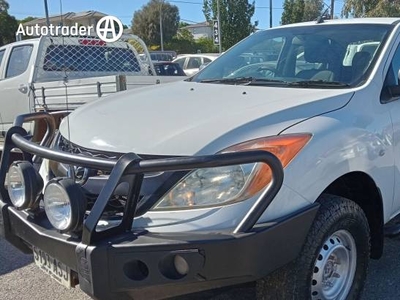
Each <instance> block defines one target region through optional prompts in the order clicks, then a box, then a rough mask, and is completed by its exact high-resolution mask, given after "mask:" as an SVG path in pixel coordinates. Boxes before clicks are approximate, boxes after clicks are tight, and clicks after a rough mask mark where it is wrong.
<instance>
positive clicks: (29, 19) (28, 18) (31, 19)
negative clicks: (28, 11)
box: [18, 16, 37, 24]
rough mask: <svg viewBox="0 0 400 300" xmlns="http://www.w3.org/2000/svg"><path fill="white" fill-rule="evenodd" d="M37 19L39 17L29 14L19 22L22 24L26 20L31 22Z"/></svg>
mask: <svg viewBox="0 0 400 300" xmlns="http://www.w3.org/2000/svg"><path fill="white" fill-rule="evenodd" d="M36 19H37V18H35V17H31V16H29V17H26V18H25V19H22V20H19V21H18V22H19V23H20V24H24V23H26V22H30V21H33V20H36Z"/></svg>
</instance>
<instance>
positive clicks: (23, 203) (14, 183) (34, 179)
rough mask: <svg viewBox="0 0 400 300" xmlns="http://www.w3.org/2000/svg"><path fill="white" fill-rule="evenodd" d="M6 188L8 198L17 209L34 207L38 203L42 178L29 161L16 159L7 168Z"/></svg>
mask: <svg viewBox="0 0 400 300" xmlns="http://www.w3.org/2000/svg"><path fill="white" fill-rule="evenodd" d="M7 189H8V195H9V196H10V200H11V202H12V204H13V205H14V206H15V207H16V208H17V209H21V210H22V209H27V208H30V209H34V208H37V207H38V205H39V201H38V199H39V195H40V192H41V191H42V189H43V180H42V177H40V175H39V173H38V172H37V171H36V169H35V168H34V167H33V166H32V164H31V163H30V162H27V161H16V162H13V163H12V164H11V166H10V168H9V170H8V177H7Z"/></svg>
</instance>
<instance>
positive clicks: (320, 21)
mask: <svg viewBox="0 0 400 300" xmlns="http://www.w3.org/2000/svg"><path fill="white" fill-rule="evenodd" d="M324 5H326V6H327V8H326V9H325V10H324V12H323V13H322V14H321V15H319V16H318V18H317V20H316V23H317V24H321V23H324V19H325V18H326V14H327V12H328V10H329V9H330V8H331V7H330V6H329V5H327V4H325V3H324Z"/></svg>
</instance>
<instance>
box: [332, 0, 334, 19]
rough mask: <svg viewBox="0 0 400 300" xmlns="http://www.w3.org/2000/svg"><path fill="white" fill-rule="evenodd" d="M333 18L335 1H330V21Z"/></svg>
mask: <svg viewBox="0 0 400 300" xmlns="http://www.w3.org/2000/svg"><path fill="white" fill-rule="evenodd" d="M334 17H335V0H331V19H333V18H334Z"/></svg>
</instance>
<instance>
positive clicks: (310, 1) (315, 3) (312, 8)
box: [302, 0, 324, 22]
mask: <svg viewBox="0 0 400 300" xmlns="http://www.w3.org/2000/svg"><path fill="white" fill-rule="evenodd" d="M323 9H324V1H323V0H305V1H304V13H303V20H302V21H304V22H306V21H313V20H316V19H317V18H318V17H319V16H321V15H322V14H323V13H324V11H323Z"/></svg>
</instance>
